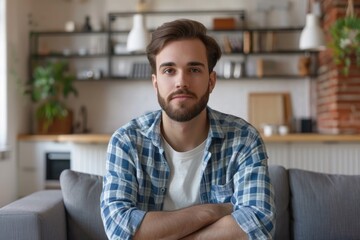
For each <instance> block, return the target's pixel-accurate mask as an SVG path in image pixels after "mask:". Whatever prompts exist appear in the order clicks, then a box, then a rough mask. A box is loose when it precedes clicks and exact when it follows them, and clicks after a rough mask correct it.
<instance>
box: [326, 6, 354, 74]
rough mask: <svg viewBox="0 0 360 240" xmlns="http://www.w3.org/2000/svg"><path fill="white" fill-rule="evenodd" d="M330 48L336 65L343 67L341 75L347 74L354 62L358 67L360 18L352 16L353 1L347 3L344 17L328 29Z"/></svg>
mask: <svg viewBox="0 0 360 240" xmlns="http://www.w3.org/2000/svg"><path fill="white" fill-rule="evenodd" d="M330 34H331V37H332V40H331V43H330V48H331V49H332V50H333V54H334V59H335V62H336V64H339V65H342V66H343V73H344V74H345V75H348V74H349V70H350V66H351V64H352V63H353V62H354V61H355V62H356V64H357V65H358V66H360V18H358V17H357V16H356V15H355V14H354V5H353V1H352V0H349V1H348V7H347V11H346V15H345V17H343V18H339V19H337V20H336V21H335V22H334V24H333V25H332V26H331V28H330Z"/></svg>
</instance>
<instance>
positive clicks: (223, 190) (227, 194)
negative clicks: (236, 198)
mask: <svg viewBox="0 0 360 240" xmlns="http://www.w3.org/2000/svg"><path fill="white" fill-rule="evenodd" d="M233 194H234V183H233V179H231V180H230V181H229V182H227V183H226V184H225V185H212V186H211V202H212V203H227V202H230V199H231V197H232V196H233Z"/></svg>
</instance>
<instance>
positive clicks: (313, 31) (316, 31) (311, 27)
mask: <svg viewBox="0 0 360 240" xmlns="http://www.w3.org/2000/svg"><path fill="white" fill-rule="evenodd" d="M308 4H309V6H308V13H307V15H306V24H305V27H304V29H303V30H302V32H301V35H300V43H299V47H300V49H302V50H324V49H325V48H326V47H325V36H324V32H323V30H322V29H321V26H320V21H319V17H318V16H317V15H316V14H314V13H313V12H312V11H310V9H311V8H312V2H310V0H309V3H308ZM310 5H311V6H310Z"/></svg>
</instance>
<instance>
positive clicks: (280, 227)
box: [269, 165, 290, 240]
mask: <svg viewBox="0 0 360 240" xmlns="http://www.w3.org/2000/svg"><path fill="white" fill-rule="evenodd" d="M269 176H270V180H271V183H272V185H273V187H274V191H275V206H276V225H275V237H274V239H275V240H284V239H290V190H289V177H288V171H287V170H286V169H285V168H284V167H282V166H278V165H270V166H269Z"/></svg>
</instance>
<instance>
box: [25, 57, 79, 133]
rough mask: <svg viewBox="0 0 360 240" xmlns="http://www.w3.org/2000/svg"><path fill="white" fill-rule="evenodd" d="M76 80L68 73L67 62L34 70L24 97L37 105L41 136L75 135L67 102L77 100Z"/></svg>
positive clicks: (41, 66) (59, 62) (49, 63)
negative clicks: (72, 98)
mask: <svg viewBox="0 0 360 240" xmlns="http://www.w3.org/2000/svg"><path fill="white" fill-rule="evenodd" d="M74 80H75V77H74V76H73V75H71V74H69V72H68V63H67V62H66V61H53V62H47V63H46V64H44V65H39V66H37V67H35V69H34V71H33V78H32V80H31V83H30V84H29V85H27V89H26V90H25V94H29V95H30V97H31V99H32V101H33V102H35V103H38V104H39V105H38V106H37V109H36V118H37V126H38V127H37V132H38V134H67V133H71V132H72V119H73V117H72V111H71V110H70V109H69V108H68V107H67V106H66V104H65V102H64V100H65V99H66V98H67V97H68V96H69V95H70V94H74V95H75V96H77V94H78V92H77V90H76V89H75V87H74V86H73V83H74Z"/></svg>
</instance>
